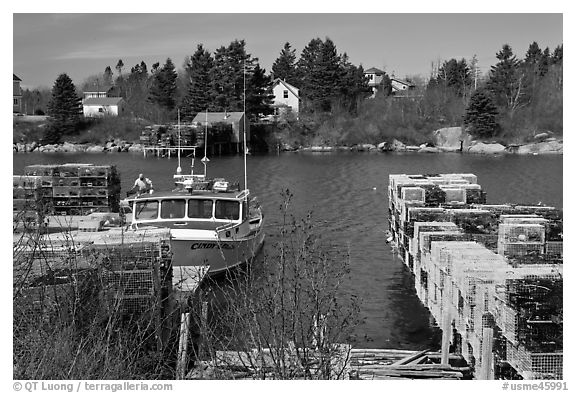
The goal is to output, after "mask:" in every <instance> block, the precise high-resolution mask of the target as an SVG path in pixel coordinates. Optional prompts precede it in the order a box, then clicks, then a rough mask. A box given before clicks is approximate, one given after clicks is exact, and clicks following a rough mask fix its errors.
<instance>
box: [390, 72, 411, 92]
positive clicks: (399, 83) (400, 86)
mask: <svg viewBox="0 0 576 393" xmlns="http://www.w3.org/2000/svg"><path fill="white" fill-rule="evenodd" d="M390 80H391V82H392V94H396V93H401V92H404V91H407V90H412V89H414V88H415V87H416V85H415V84H414V83H411V82H408V81H405V80H402V79H398V78H396V77H395V76H394V75H392V77H391V78H390Z"/></svg>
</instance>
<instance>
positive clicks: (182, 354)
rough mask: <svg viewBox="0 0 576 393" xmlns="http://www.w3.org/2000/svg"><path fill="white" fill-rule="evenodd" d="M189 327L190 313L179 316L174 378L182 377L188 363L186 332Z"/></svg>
mask: <svg viewBox="0 0 576 393" xmlns="http://www.w3.org/2000/svg"><path fill="white" fill-rule="evenodd" d="M189 329H190V313H182V315H181V316H180V337H179V341H178V362H177V365H176V379H184V377H185V375H186V367H187V364H188V353H187V351H188V333H189Z"/></svg>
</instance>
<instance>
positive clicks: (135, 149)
mask: <svg viewBox="0 0 576 393" xmlns="http://www.w3.org/2000/svg"><path fill="white" fill-rule="evenodd" d="M142 150H143V148H142V145H141V144H139V143H135V144H133V145H132V146H130V147H129V148H128V152H129V153H142Z"/></svg>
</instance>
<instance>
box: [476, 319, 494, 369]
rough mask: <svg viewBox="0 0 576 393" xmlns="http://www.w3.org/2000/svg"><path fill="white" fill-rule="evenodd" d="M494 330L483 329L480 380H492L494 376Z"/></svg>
mask: <svg viewBox="0 0 576 393" xmlns="http://www.w3.org/2000/svg"><path fill="white" fill-rule="evenodd" d="M493 338H494V329H492V328H484V329H482V353H481V356H480V375H479V379H483V380H491V379H494V376H493V375H492V347H493Z"/></svg>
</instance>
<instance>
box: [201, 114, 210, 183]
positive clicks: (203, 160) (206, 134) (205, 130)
mask: <svg viewBox="0 0 576 393" xmlns="http://www.w3.org/2000/svg"><path fill="white" fill-rule="evenodd" d="M208 161H209V160H208V108H206V125H205V127H204V158H203V159H202V163H203V164H204V179H206V163H207V162H208Z"/></svg>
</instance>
